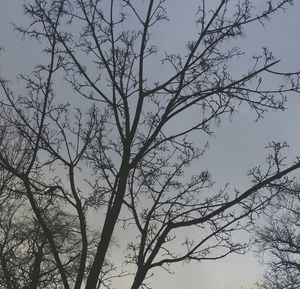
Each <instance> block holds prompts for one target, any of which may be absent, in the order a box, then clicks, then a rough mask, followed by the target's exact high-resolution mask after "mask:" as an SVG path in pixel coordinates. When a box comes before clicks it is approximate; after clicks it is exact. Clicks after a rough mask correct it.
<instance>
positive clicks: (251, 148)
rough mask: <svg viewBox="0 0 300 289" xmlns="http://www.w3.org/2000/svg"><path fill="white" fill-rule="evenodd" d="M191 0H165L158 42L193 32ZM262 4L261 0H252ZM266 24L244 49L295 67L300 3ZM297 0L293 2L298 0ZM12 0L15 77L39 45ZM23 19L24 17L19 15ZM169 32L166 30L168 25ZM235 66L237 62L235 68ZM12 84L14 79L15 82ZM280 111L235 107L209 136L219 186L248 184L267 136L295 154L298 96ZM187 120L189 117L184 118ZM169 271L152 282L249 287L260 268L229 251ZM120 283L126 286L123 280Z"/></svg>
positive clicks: (4, 60)
mask: <svg viewBox="0 0 300 289" xmlns="http://www.w3.org/2000/svg"><path fill="white" fill-rule="evenodd" d="M197 2H198V1H195V0H186V1H180V0H169V1H168V3H169V4H168V11H169V17H170V23H169V24H165V25H164V26H163V27H162V28H161V29H160V30H159V31H157V33H158V34H157V35H156V37H157V43H158V44H159V45H161V47H165V48H166V49H171V48H172V47H173V48H174V49H178V50H180V49H181V48H183V47H184V42H185V40H188V39H191V38H192V36H193V32H194V30H193V27H194V23H193V17H191V15H193V11H194V10H195V7H197ZM254 2H255V3H256V4H257V5H262V3H263V2H264V1H262V0H257V1H254ZM295 2H296V5H295V6H294V7H292V8H290V9H289V10H287V11H286V12H285V14H282V13H279V14H278V15H277V17H274V18H273V19H271V21H270V22H269V23H268V24H267V25H266V26H265V28H263V27H261V26H256V25H253V26H251V27H249V29H248V30H247V31H246V32H247V34H246V38H245V39H244V40H243V42H242V43H241V45H242V46H243V47H244V48H245V49H246V50H247V51H248V52H251V51H257V50H258V49H259V48H261V47H265V46H267V47H269V48H270V49H271V50H272V51H273V52H274V55H275V56H276V57H277V58H279V59H282V61H281V62H280V63H279V65H278V69H282V70H284V71H296V70H299V69H300V54H299V51H300V29H299V28H300V25H299V24H300V23H299V22H300V3H299V1H298V0H296V1H295ZM297 2H298V3H297ZM20 3H23V1H17V0H2V1H1V3H0V46H2V47H4V49H5V52H4V53H2V54H1V55H0V67H1V68H0V71H1V74H3V75H4V76H5V77H7V78H8V79H12V80H15V79H16V76H17V74H18V73H20V72H29V71H30V69H31V68H32V66H33V65H35V64H36V63H37V62H36V60H37V58H38V53H37V52H38V50H39V47H38V45H36V43H35V46H33V45H32V44H30V43H26V42H24V41H21V40H20V37H19V36H18V35H17V34H16V33H14V32H12V29H11V28H12V26H11V22H17V23H21V22H22V21H23V19H24V18H23V19H22V13H21V8H20ZM188 4H189V5H188ZM24 21H25V20H24ZM170 28H172V29H173V33H171V34H170V33H168V34H167V31H169V29H170ZM236 69H237V70H238V69H239V67H237V68H236ZM15 85H17V84H15ZM288 98H289V99H288V104H287V110H286V111H285V112H276V113H274V112H269V113H268V114H266V116H265V119H263V120H260V121H259V122H255V121H254V120H255V115H254V114H253V113H251V112H249V111H248V110H242V111H240V112H239V113H237V114H236V115H235V116H234V117H233V119H232V121H231V122H230V121H229V120H228V121H224V122H223V123H222V125H221V127H220V128H218V129H216V131H215V135H214V136H213V137H212V138H211V140H210V146H209V152H208V154H207V155H206V156H205V157H204V159H203V163H202V164H201V165H202V166H203V167H207V168H208V169H209V170H211V171H212V173H213V177H214V179H215V180H217V181H218V185H219V186H220V187H222V186H223V185H225V184H226V183H227V182H229V183H230V186H231V187H232V188H239V189H241V190H242V189H246V188H247V187H248V186H249V182H248V178H247V171H248V170H249V169H250V168H252V167H254V166H255V165H257V164H259V163H261V162H262V161H263V159H264V157H265V155H266V151H265V149H264V147H265V146H266V145H267V144H268V142H270V141H272V140H275V141H282V140H286V141H288V143H289V144H290V149H289V156H290V158H291V159H293V158H294V157H295V156H296V155H300V135H299V124H300V99H299V96H296V95H289V97H288ZM187 121H188V120H187ZM173 271H174V272H175V274H174V275H168V274H167V273H166V272H163V273H159V274H157V277H156V278H154V279H153V282H152V285H153V288H156V289H158V288H165V287H166V288H172V289H177V288H178V289H179V288H187V289H190V288H201V289H240V288H250V287H251V286H252V285H253V284H254V282H255V280H257V278H258V275H259V274H260V273H261V272H262V271H261V268H260V266H259V264H258V263H257V259H255V258H254V257H253V256H252V254H251V253H250V254H248V255H246V256H230V257H228V258H226V259H223V260H220V261H214V262H210V263H205V264H200V265H199V264H184V265H177V266H176V267H173ZM122 285H123V286H122V287H121V288H126V287H125V284H124V283H122Z"/></svg>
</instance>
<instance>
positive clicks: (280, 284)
mask: <svg viewBox="0 0 300 289" xmlns="http://www.w3.org/2000/svg"><path fill="white" fill-rule="evenodd" d="M266 213H267V214H266V222H267V224H266V225H264V226H263V227H261V228H260V229H259V230H258V232H257V236H258V239H257V245H258V249H259V252H260V253H262V254H264V256H265V261H266V263H267V264H268V269H267V271H266V273H265V275H264V279H263V280H262V282H261V283H260V284H259V285H258V287H259V288H264V289H296V288H299V286H300V231H299V225H300V191H299V185H298V184H297V185H295V187H294V188H292V189H291V190H290V191H285V192H284V194H283V195H280V196H279V197H277V198H275V199H274V201H273V204H272V205H271V206H270V208H269V210H268V211H267V212H266Z"/></svg>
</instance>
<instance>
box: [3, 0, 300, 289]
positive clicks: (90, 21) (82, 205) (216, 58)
mask: <svg viewBox="0 0 300 289" xmlns="http://www.w3.org/2000/svg"><path fill="white" fill-rule="evenodd" d="M291 4H292V1H289V0H281V1H268V2H267V3H266V8H265V10H263V11H257V10H256V9H255V6H254V5H253V3H252V2H251V1H248V0H245V1H229V0H222V1H218V2H217V3H213V4H212V3H211V2H210V1H209V3H208V1H202V2H201V3H200V6H199V9H198V11H197V14H196V17H197V25H198V26H197V29H198V33H197V35H196V36H195V39H193V40H191V41H189V42H188V43H187V45H186V49H185V51H183V52H182V51H180V52H178V53H173V52H172V53H169V52H164V51H160V50H159V48H158V47H157V46H156V45H155V34H154V33H155V27H156V26H157V25H159V24H162V23H163V22H164V21H166V20H167V11H166V8H165V6H166V5H167V2H166V1H163V0H157V1H154V0H150V1H148V2H147V3H135V2H134V1H129V0H123V1H113V0H111V1H106V2H105V1H99V0H57V1H45V0H34V1H27V2H26V4H25V6H24V9H25V14H26V15H27V16H28V17H29V19H30V24H29V25H28V26H27V27H16V29H17V30H18V31H19V32H21V33H22V34H23V36H24V37H25V38H30V39H36V40H38V41H39V44H40V45H41V46H42V47H43V52H44V53H45V62H44V63H40V64H38V65H37V66H36V67H35V69H34V71H33V72H32V73H30V74H29V75H21V79H22V80H23V82H24V84H25V90H24V91H23V92H22V93H20V94H17V93H15V92H14V91H13V90H12V89H11V88H10V84H9V83H8V82H7V81H6V80H5V79H4V78H1V81H0V84H1V87H2V95H3V96H2V98H1V124H0V125H1V150H0V167H1V170H2V171H4V172H5V173H6V174H11V175H12V176H13V182H12V184H13V185H11V184H10V185H9V189H11V186H17V187H18V186H20V187H21V188H22V190H21V195H22V196H23V197H24V198H25V199H26V202H28V204H29V205H30V210H31V213H32V214H33V216H34V220H35V222H34V223H35V224H37V226H38V228H40V230H41V232H42V236H44V237H45V241H46V242H47V244H45V246H47V248H49V252H51V254H52V258H53V264H55V268H56V272H57V274H58V275H59V280H60V284H59V285H58V287H61V288H65V289H69V288H74V289H80V288H86V289H95V288H101V287H103V286H104V287H110V280H111V278H113V277H115V276H117V277H122V276H124V275H126V276H129V275H131V276H132V286H131V288H132V289H136V288H140V287H141V286H144V287H146V286H148V284H147V282H148V281H147V280H148V277H150V276H151V274H152V273H153V269H155V268H157V267H163V268H165V269H167V270H168V268H169V267H168V266H169V265H171V264H173V263H178V262H182V261H187V262H188V261H193V260H194V261H202V260H215V259H219V258H223V257H224V256H227V255H228V254H230V253H233V252H237V253H239V252H244V250H245V249H246V248H247V246H248V244H247V243H242V242H238V240H235V239H234V233H235V232H237V231H239V230H241V229H243V228H245V227H246V226H247V225H248V224H250V223H251V220H252V218H251V217H252V216H253V213H256V212H258V211H259V210H262V209H264V208H265V206H266V205H267V204H268V202H269V201H270V200H271V199H272V197H273V196H274V195H277V194H278V193H279V192H281V191H282V190H285V189H286V188H288V187H289V186H290V185H291V180H290V179H289V178H288V174H289V173H291V172H293V171H294V170H296V169H298V168H299V167H300V163H299V161H298V160H296V161H295V162H294V163H293V164H292V165H291V166H289V167H283V165H285V164H284V162H283V161H284V158H283V157H282V156H281V153H282V150H283V149H284V148H285V147H286V145H285V144H279V143H272V144H271V145H270V147H269V148H270V149H271V151H272V153H271V154H270V156H269V157H268V158H267V164H266V166H265V170H263V169H262V168H260V167H257V168H255V169H253V170H251V171H250V173H249V175H250V176H251V179H252V181H253V186H252V187H251V188H249V189H248V190H246V191H244V192H240V191H238V190H236V191H235V192H230V191H228V190H227V188H224V189H222V190H217V189H215V188H214V187H213V184H214V180H213V178H212V176H211V175H210V173H209V172H208V171H207V170H206V169H205V168H202V169H200V167H199V168H198V171H197V172H191V171H190V170H189V168H190V167H191V165H192V164H194V163H197V160H199V159H200V158H201V157H202V156H203V155H204V154H205V152H206V148H207V140H208V137H209V136H210V135H211V134H212V133H213V130H214V128H215V126H216V125H218V124H220V123H221V121H222V119H223V118H224V117H226V116H227V117H229V116H231V115H232V114H233V113H234V112H235V111H237V110H238V109H239V108H240V107H241V106H248V107H250V109H252V110H253V111H254V113H255V114H256V117H257V118H261V117H262V115H263V114H264V112H266V111H267V110H269V109H274V110H282V109H284V104H285V101H286V95H287V93H289V92H298V91H299V81H298V80H299V79H298V74H297V73H290V72H289V73H282V72H279V71H276V70H275V66H276V64H277V63H278V60H276V59H275V58H274V57H273V55H272V53H271V52H270V51H268V50H267V49H266V48H264V49H263V50H262V54H261V55H257V56H254V57H253V58H252V59H253V63H252V65H250V66H249V67H247V68H246V69H245V70H244V72H243V73H241V74H240V75H234V76H233V75H232V74H231V73H230V72H231V68H232V64H233V62H234V61H236V59H237V58H239V57H241V56H242V55H243V52H242V51H241V49H239V48H238V47H236V46H235V44H236V39H238V38H240V37H242V36H243V35H244V33H243V32H244V27H245V26H246V25H249V24H250V23H255V22H258V23H265V21H266V19H268V18H269V17H271V16H272V15H273V14H275V13H276V12H278V11H279V10H281V9H284V8H285V7H287V6H289V5H291ZM133 27H134V28H133ZM230 43H232V45H230ZM153 65H157V66H156V68H155V69H156V70H160V69H163V70H164V71H166V74H165V75H164V77H163V78H160V79H157V77H156V75H155V73H153V71H155V69H154V68H151V69H150V68H148V67H150V66H153ZM270 76H272V77H274V79H275V78H276V81H275V80H274V82H273V83H278V85H277V86H276V87H274V84H272V85H273V86H272V87H268V85H267V82H266V81H265V80H266V79H267V78H268V77H270ZM61 79H63V83H62V81H61ZM67 84H68V85H69V86H66V85H67ZM77 96H80V97H81V98H82V99H83V100H84V101H83V100H82V99H81V101H80V102H79V104H78V103H77V104H76V101H77V100H76V97H77ZM78 106H80V109H79V108H78ZM192 113H193V114H194V115H195V117H194V119H193V120H192V121H191V122H189V123H188V124H187V125H178V123H179V122H180V121H181V120H182V119H183V118H184V117H186V116H187V115H189V114H192ZM47 200H54V201H55V202H58V204H59V211H58V212H60V218H61V220H64V218H65V217H66V218H69V216H71V215H72V216H74V220H76V222H77V224H78V230H74V231H72V234H71V235H69V236H67V238H66V242H67V241H69V240H70V241H71V239H72V241H74V240H80V242H78V246H80V249H78V250H79V252H80V253H79V254H78V260H77V263H76V266H75V268H76V270H72V273H70V271H69V269H68V267H67V266H65V265H66V263H65V262H66V260H65V257H64V255H63V254H62V253H61V251H60V250H61V241H60V239H59V238H58V239H57V235H56V232H55V229H56V227H57V226H58V225H59V224H60V222H58V221H57V222H56V219H57V218H54V219H55V220H53V215H52V213H51V211H48V210H44V207H43V205H42V206H41V205H40V204H44V202H46V203H47ZM93 209H95V211H96V212H98V215H97V222H98V228H100V229H99V230H100V233H99V235H98V237H97V239H96V240H95V242H96V248H95V250H94V251H92V252H93V253H92V254H89V252H91V251H90V245H89V234H88V226H87V221H88V218H87V217H88V212H90V211H89V210H93ZM11 212H12V214H13V212H14V210H12V211H11ZM67 212H68V213H67ZM249 217H250V218H249ZM72 218H73V217H72ZM52 220H53V221H55V222H54V223H55V226H54V227H52V226H51V224H52ZM243 220H244V221H245V222H244V221H243ZM247 220H250V222H249V223H248V221H247ZM121 226H123V227H125V228H126V229H127V230H132V232H133V234H132V236H133V238H132V240H130V241H129V243H128V246H127V254H126V255H125V256H124V262H125V264H126V266H125V271H124V272H123V271H117V272H116V273H114V274H112V273H111V272H112V271H113V269H115V267H114V265H113V264H112V263H111V262H109V259H108V257H109V254H108V248H109V245H110V244H111V243H112V240H113V233H114V232H117V230H116V228H118V227H119V228H120V227H121ZM62 228H64V227H62ZM189 228H197V229H198V230H199V235H198V236H201V237H200V238H199V239H198V238H197V239H193V238H191V237H190V236H189V234H188V229H189ZM16 238H17V237H16ZM43 240H44V239H43ZM10 244H11V242H10ZM66 244H68V242H67V243H66ZM71 244H72V243H71ZM76 244H77V243H76ZM116 269H118V268H116ZM41 280H42V279H40V281H39V282H41ZM39 286H40V285H39Z"/></svg>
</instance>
